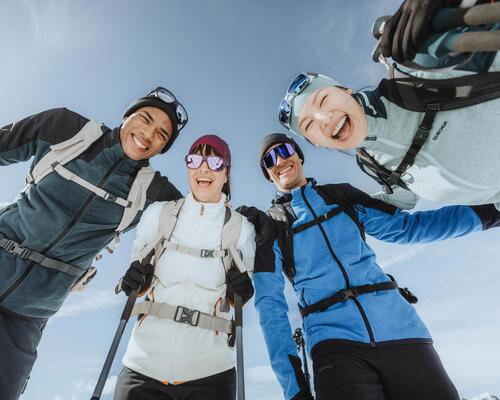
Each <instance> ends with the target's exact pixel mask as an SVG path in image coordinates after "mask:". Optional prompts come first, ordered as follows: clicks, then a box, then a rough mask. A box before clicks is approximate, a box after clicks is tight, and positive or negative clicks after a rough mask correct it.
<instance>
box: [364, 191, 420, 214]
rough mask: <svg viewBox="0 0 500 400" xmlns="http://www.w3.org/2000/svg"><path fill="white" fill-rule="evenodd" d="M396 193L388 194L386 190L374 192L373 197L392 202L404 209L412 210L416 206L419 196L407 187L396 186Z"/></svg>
mask: <svg viewBox="0 0 500 400" xmlns="http://www.w3.org/2000/svg"><path fill="white" fill-rule="evenodd" d="M393 190H394V193H392V194H387V193H385V192H384V191H380V192H377V193H375V194H372V195H371V197H373V198H374V199H377V200H382V201H383V202H384V203H387V204H392V205H393V206H396V207H398V208H400V209H402V210H411V209H413V208H415V206H416V204H417V202H418V196H417V195H416V194H415V193H413V192H411V191H409V190H406V189H403V188H400V187H395V188H393Z"/></svg>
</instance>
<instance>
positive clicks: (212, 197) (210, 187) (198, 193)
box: [187, 146, 228, 203]
mask: <svg viewBox="0 0 500 400" xmlns="http://www.w3.org/2000/svg"><path fill="white" fill-rule="evenodd" d="M194 154H201V155H205V156H210V155H218V154H215V152H214V151H213V149H212V148H211V147H209V146H201V148H199V149H196V150H195V151H194ZM187 170H188V180H189V187H190V189H191V193H193V196H194V198H195V199H196V200H197V201H199V202H201V203H218V202H219V201H220V199H221V194H222V189H223V187H224V184H225V183H227V181H228V176H227V167H226V166H224V167H223V169H222V170H221V171H212V170H211V169H210V168H208V165H207V161H203V162H202V164H201V165H200V168H197V169H191V168H188V169H187Z"/></svg>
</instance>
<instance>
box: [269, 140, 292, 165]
mask: <svg viewBox="0 0 500 400" xmlns="http://www.w3.org/2000/svg"><path fill="white" fill-rule="evenodd" d="M294 154H295V147H294V146H293V145H292V144H291V143H283V144H280V145H279V146H276V147H275V148H274V149H271V150H269V151H268V152H267V153H266V154H265V155H264V158H263V159H262V162H263V164H264V167H266V168H267V169H269V168H272V167H274V166H275V165H276V164H277V162H278V155H279V156H280V157H281V158H283V159H287V158H289V157H291V156H293V155H294Z"/></svg>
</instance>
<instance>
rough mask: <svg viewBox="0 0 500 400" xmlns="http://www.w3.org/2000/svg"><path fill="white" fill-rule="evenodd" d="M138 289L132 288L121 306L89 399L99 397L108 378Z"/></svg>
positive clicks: (93, 399)
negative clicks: (120, 312) (116, 323)
mask: <svg viewBox="0 0 500 400" xmlns="http://www.w3.org/2000/svg"><path fill="white" fill-rule="evenodd" d="M137 293H138V290H134V291H133V292H132V293H130V295H129V296H128V298H127V302H126V303H125V307H124V308H123V312H122V316H121V317H120V323H119V324H118V328H117V329H116V333H115V337H114V339H113V342H112V343H111V347H110V349H109V352H108V355H107V357H106V361H105V362H104V366H103V367H102V370H101V374H100V375H99V380H98V381H97V384H96V385H95V389H94V393H93V394H92V397H91V399H90V400H99V399H100V398H101V394H102V391H103V389H104V384H105V383H106V379H108V375H109V371H110V370H111V365H112V364H113V360H114V358H115V355H116V351H117V350H118V345H119V344H120V341H121V338H122V336H123V331H124V330H125V326H126V325H127V322H128V320H129V318H130V315H131V314H132V309H133V308H134V305H135V300H136V298H137Z"/></svg>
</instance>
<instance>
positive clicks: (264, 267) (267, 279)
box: [254, 241, 304, 399]
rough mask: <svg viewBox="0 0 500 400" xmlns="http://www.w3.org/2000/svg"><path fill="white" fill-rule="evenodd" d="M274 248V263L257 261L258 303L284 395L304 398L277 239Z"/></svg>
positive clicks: (267, 343)
mask: <svg viewBox="0 0 500 400" xmlns="http://www.w3.org/2000/svg"><path fill="white" fill-rule="evenodd" d="M273 250H274V254H275V257H273V258H274V260H273V262H272V263H270V262H269V261H270V260H267V262H266V263H265V264H262V263H256V264H255V274H254V286H255V307H256V309H257V312H258V314H259V321H260V326H261V328H262V332H263V334H264V339H265V342H266V345H267V350H268V353H269V358H270V360H271V366H272V368H273V370H274V372H275V374H276V376H277V378H278V381H279V383H280V384H281V387H282V388H283V392H284V398H285V399H299V398H302V397H301V396H302V394H301V392H302V389H303V387H304V386H303V379H304V378H303V375H302V370H301V365H300V358H299V357H298V355H297V350H296V347H295V342H294V341H293V337H292V329H291V327H290V322H289V320H288V314H287V313H288V305H287V302H286V299H285V294H284V288H285V280H284V276H283V273H282V256H281V251H280V249H279V247H278V244H277V241H275V243H274V246H273ZM258 252H259V249H257V253H258ZM256 257H257V258H258V257H259V255H258V254H257V255H256Z"/></svg>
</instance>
